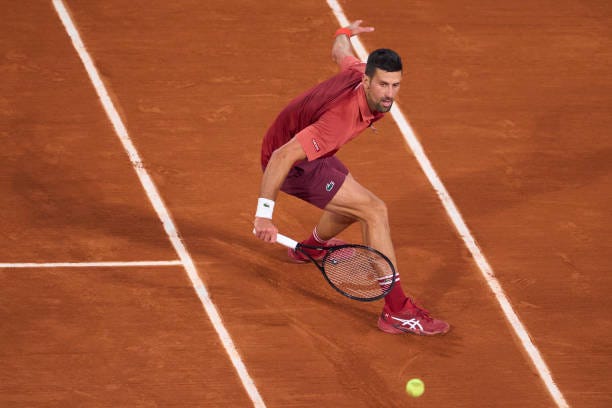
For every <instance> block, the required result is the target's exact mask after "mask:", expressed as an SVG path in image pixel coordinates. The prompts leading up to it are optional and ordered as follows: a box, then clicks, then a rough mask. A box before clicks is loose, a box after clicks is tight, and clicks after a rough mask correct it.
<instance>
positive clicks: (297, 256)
mask: <svg viewBox="0 0 612 408" xmlns="http://www.w3.org/2000/svg"><path fill="white" fill-rule="evenodd" d="M338 245H346V242H344V241H342V240H340V239H336V238H332V239H330V240H329V241H327V244H325V246H328V247H331V246H338ZM304 251H305V252H308V254H309V255H310V256H312V258H313V259H314V260H315V261H320V260H322V259H323V257H324V256H325V253H326V252H327V251H325V250H324V249H321V250H316V249H308V248H304ZM287 255H288V256H289V260H290V261H291V262H294V263H306V262H310V259H308V257H307V256H306V255H304V254H301V253H300V252H296V251H295V250H293V249H291V248H289V249H287Z"/></svg>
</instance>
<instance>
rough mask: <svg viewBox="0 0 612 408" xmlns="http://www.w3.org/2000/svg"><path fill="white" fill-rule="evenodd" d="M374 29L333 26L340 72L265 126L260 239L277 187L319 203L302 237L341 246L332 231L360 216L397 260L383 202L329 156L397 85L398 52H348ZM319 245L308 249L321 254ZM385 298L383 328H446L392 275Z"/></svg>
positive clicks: (369, 239)
mask: <svg viewBox="0 0 612 408" xmlns="http://www.w3.org/2000/svg"><path fill="white" fill-rule="evenodd" d="M373 30H374V28H372V27H362V26H361V20H357V21H354V22H352V23H351V24H349V25H348V26H347V27H344V28H340V29H338V30H337V31H336V35H335V40H334V43H333V46H332V59H333V60H334V62H336V63H337V64H338V66H339V68H340V72H339V73H338V74H336V75H335V76H333V77H331V78H330V79H328V80H327V81H324V82H322V83H321V84H319V85H317V86H315V87H314V88H312V89H310V90H308V91H306V92H304V93H303V94H302V95H300V96H298V97H297V98H295V99H294V100H293V101H291V102H290V103H289V105H287V107H285V109H284V110H283V111H282V112H281V113H280V114H279V115H278V117H277V118H276V120H275V121H274V122H273V123H272V126H271V127H270V129H269V130H268V132H267V133H266V135H265V137H264V140H263V145H262V151H261V164H262V168H263V169H264V174H263V178H262V181H261V190H260V196H259V197H260V198H259V200H258V205H257V213H256V216H255V221H254V226H255V235H257V237H258V238H260V239H262V240H263V241H266V242H275V241H276V234H277V233H278V230H277V228H276V226H275V225H274V224H273V223H272V213H273V210H274V200H275V199H276V197H277V195H278V192H279V190H282V191H284V192H285V193H288V194H291V195H293V196H296V197H298V198H300V199H302V200H305V201H307V202H309V203H311V204H313V205H315V206H317V207H319V208H321V209H322V210H323V215H322V216H321V219H320V220H319V223H318V224H317V225H316V227H315V228H314V230H313V232H312V234H311V236H310V237H309V238H307V239H306V240H304V241H302V243H303V244H306V245H311V246H321V245H323V246H332V245H341V244H343V243H344V242H342V241H340V240H338V239H336V238H334V237H335V236H336V235H338V234H339V233H341V232H342V231H343V230H345V229H346V228H347V227H348V226H349V225H351V224H353V223H354V222H355V221H359V222H360V223H361V225H362V231H363V240H364V242H365V244H366V245H368V246H371V247H373V248H375V249H377V250H379V251H381V252H382V253H383V254H385V255H387V256H388V257H389V259H390V260H391V262H392V263H393V264H394V265H396V266H397V260H396V257H395V250H394V248H393V243H392V242H391V233H390V228H389V221H388V216H387V207H386V205H385V203H384V202H383V201H382V200H381V199H379V198H378V197H377V196H375V195H374V194H373V193H372V192H370V191H369V190H367V189H366V188H365V187H363V186H362V185H361V184H359V183H358V182H357V181H356V180H355V179H354V178H353V177H352V176H351V174H350V173H349V171H348V169H347V168H346V167H345V166H344V165H343V164H342V163H341V162H340V160H339V159H338V158H336V157H335V156H334V154H335V153H336V152H337V151H338V149H339V148H340V147H341V146H342V145H344V144H346V143H347V142H349V141H350V140H352V139H353V138H355V137H356V136H357V135H358V134H359V133H361V132H362V131H363V130H365V129H367V128H368V127H370V126H371V125H372V124H373V123H374V122H376V121H377V120H379V119H381V118H382V117H383V116H384V113H385V112H388V111H389V110H390V109H391V106H392V105H393V101H394V98H395V96H396V95H397V92H398V91H399V87H400V82H401V77H402V62H401V58H400V57H399V55H397V54H396V53H395V52H394V51H392V50H389V49H378V50H375V51H374V52H372V53H371V54H370V55H369V57H368V61H367V64H364V63H362V62H360V61H359V60H358V59H357V58H356V57H355V55H354V54H353V50H352V47H351V42H350V40H349V37H350V36H352V35H358V34H361V33H364V32H370V31H373ZM324 252H325V251H318V252H317V251H312V252H309V254H310V255H311V256H312V257H313V258H315V259H321V258H323V256H324V255H325V253H324ZM289 257H290V258H291V259H292V260H293V261H294V262H307V261H308V259H307V258H306V257H304V256H303V255H302V254H300V253H299V252H296V251H294V250H289ZM384 299H385V305H384V307H383V311H382V313H381V315H380V317H379V319H378V327H379V328H380V329H381V330H382V331H384V332H387V333H393V334H396V333H415V334H422V335H435V334H443V333H446V332H448V330H449V327H450V326H449V325H448V323H446V322H444V321H442V320H439V319H434V318H432V317H431V316H430V315H429V313H428V312H427V311H426V310H424V309H422V308H420V307H418V306H417V305H416V304H415V303H414V302H413V301H412V299H410V298H409V297H407V296H406V295H405V294H404V291H403V290H402V287H401V285H400V282H399V275H398V276H397V278H396V281H395V284H394V286H393V288H392V290H391V292H389V294H387V295H386V296H385V298H384Z"/></svg>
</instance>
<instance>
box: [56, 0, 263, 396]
mask: <svg viewBox="0 0 612 408" xmlns="http://www.w3.org/2000/svg"><path fill="white" fill-rule="evenodd" d="M53 6H54V7H55V10H56V12H57V14H58V16H59V18H60V20H61V22H62V24H63V25H64V27H65V29H66V32H67V33H68V36H69V37H70V39H71V40H72V45H73V46H74V48H75V50H76V52H77V54H78V55H79V57H80V58H81V61H82V63H83V65H84V67H85V70H86V71H87V74H88V75H89V79H90V80H91V82H92V84H93V86H94V88H95V90H96V93H97V94H98V97H99V98H100V102H101V103H102V106H103V107H104V111H105V112H106V115H107V116H108V118H109V120H110V121H111V123H112V125H113V127H114V128H115V132H116V134H117V136H118V137H119V140H120V141H121V143H122V145H123V148H124V149H125V151H126V153H127V154H128V156H129V159H130V161H131V163H132V166H133V167H134V170H135V171H136V174H137V176H138V179H139V180H140V183H141V184H142V187H143V188H144V190H145V192H146V194H147V197H148V198H149V201H150V202H151V204H152V205H153V208H154V209H155V212H156V213H157V216H158V217H159V219H160V221H161V222H162V224H163V226H164V230H165V231H166V234H167V235H168V239H169V240H170V242H171V243H172V246H173V247H174V249H175V251H176V253H177V254H178V256H179V258H180V260H181V264H182V265H183V268H184V269H185V272H186V273H187V275H188V276H189V279H190V280H191V283H192V285H193V287H194V289H195V291H196V293H197V295H198V297H199V298H200V301H201V302H202V305H203V306H204V310H205V311H206V313H207V314H208V318H209V319H210V321H211V323H212V325H213V327H214V328H215V331H216V332H217V335H218V336H219V338H220V340H221V343H222V344H223V347H224V348H225V351H226V352H227V354H228V356H229V358H230V360H231V361H232V364H233V365H234V368H235V369H236V372H237V373H238V376H239V377H240V380H241V381H242V385H243V386H244V388H245V390H246V392H247V394H248V395H249V397H250V398H251V401H252V402H253V404H254V405H255V406H256V407H265V404H264V402H263V399H262V398H261V396H260V394H259V391H258V390H257V387H256V386H255V383H254V382H253V380H252V379H251V376H250V375H249V373H248V371H247V369H246V366H245V365H244V363H243V362H242V359H241V358H240V355H239V354H238V351H237V350H236V347H235V346H234V342H233V340H232V339H231V337H230V335H229V332H228V331H227V329H226V328H225V326H224V325H223V322H222V320H221V316H220V315H219V312H218V311H217V308H216V307H215V305H214V303H213V302H212V300H211V299H210V296H209V294H208V290H207V289H206V286H205V285H204V282H202V279H200V277H199V275H198V271H197V268H196V267H195V264H194V262H193V259H192V258H191V255H190V254H189V251H187V248H186V247H185V245H184V244H183V241H182V240H181V238H180V236H179V233H178V230H177V228H176V226H175V225H174V221H173V220H172V217H171V216H170V212H169V211H168V209H167V208H166V206H165V204H164V202H163V200H162V198H161V196H160V194H159V192H158V191H157V188H156V187H155V184H154V183H153V180H152V179H151V177H150V176H149V173H148V172H147V171H146V170H145V168H144V165H143V162H142V160H141V159H140V156H139V154H138V151H137V150H136V148H135V147H134V145H133V143H132V140H131V139H130V136H129V134H128V131H127V129H126V127H125V125H124V124H123V121H122V120H121V117H120V116H119V113H118V112H117V109H116V108H115V105H114V104H113V102H112V100H111V98H110V97H109V95H108V92H107V91H106V87H105V86H104V83H103V82H102V79H101V78H100V75H99V74H98V71H97V69H96V67H95V65H94V63H93V61H92V60H91V57H90V56H89V53H88V52H87V49H86V48H85V45H84V44H83V41H82V40H81V36H80V35H79V32H78V30H77V29H76V27H75V25H74V23H73V22H72V19H71V17H70V14H69V13H68V11H67V10H66V7H65V6H64V3H63V2H62V0H53Z"/></svg>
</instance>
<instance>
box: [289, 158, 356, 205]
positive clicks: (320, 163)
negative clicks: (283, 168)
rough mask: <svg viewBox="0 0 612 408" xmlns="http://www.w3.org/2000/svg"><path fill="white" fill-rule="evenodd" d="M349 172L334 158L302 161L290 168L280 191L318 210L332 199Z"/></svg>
mask: <svg viewBox="0 0 612 408" xmlns="http://www.w3.org/2000/svg"><path fill="white" fill-rule="evenodd" d="M348 173H349V170H348V169H347V168H346V166H345V165H344V164H342V162H341V161H340V160H339V159H338V158H336V156H331V157H322V158H319V159H316V160H313V161H310V162H309V161H306V160H304V161H302V162H299V163H297V164H296V165H295V166H293V167H292V168H291V170H290V171H289V174H288V175H287V178H286V179H285V182H284V183H283V185H282V186H281V190H282V191H284V192H285V193H287V194H291V195H292V196H295V197H297V198H300V199H302V200H304V201H306V202H308V203H311V204H313V205H316V206H317V207H319V208H325V207H326V206H327V204H328V203H329V202H330V201H331V200H332V198H334V196H335V195H336V193H337V192H338V190H339V189H340V187H341V186H342V184H343V183H344V180H345V179H346V176H347V174H348Z"/></svg>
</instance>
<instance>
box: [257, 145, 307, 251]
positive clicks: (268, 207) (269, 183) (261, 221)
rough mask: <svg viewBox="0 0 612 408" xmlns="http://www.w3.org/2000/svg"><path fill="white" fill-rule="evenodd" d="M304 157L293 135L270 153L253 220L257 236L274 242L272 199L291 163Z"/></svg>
mask: <svg viewBox="0 0 612 408" xmlns="http://www.w3.org/2000/svg"><path fill="white" fill-rule="evenodd" d="M305 158H306V153H305V152H304V149H303V148H302V145H301V144H300V143H299V142H298V141H297V139H296V138H295V137H294V138H293V139H291V140H290V141H288V142H287V143H285V144H284V145H283V146H281V147H279V148H278V149H276V150H275V151H274V153H272V156H271V157H270V161H269V162H268V165H267V166H266V170H265V171H264V174H263V177H262V180H261V190H260V194H259V200H258V201H257V213H256V214H255V220H254V221H253V226H254V228H255V235H256V236H257V238H259V239H261V240H263V241H266V242H276V234H277V233H278V229H277V228H276V226H275V225H274V223H273V222H272V213H273V211H274V200H276V196H277V195H278V191H279V190H280V187H281V185H282V184H283V181H284V180H285V178H286V177H287V174H289V170H290V169H291V167H292V166H293V164H294V163H295V162H296V161H299V160H303V159H305Z"/></svg>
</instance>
